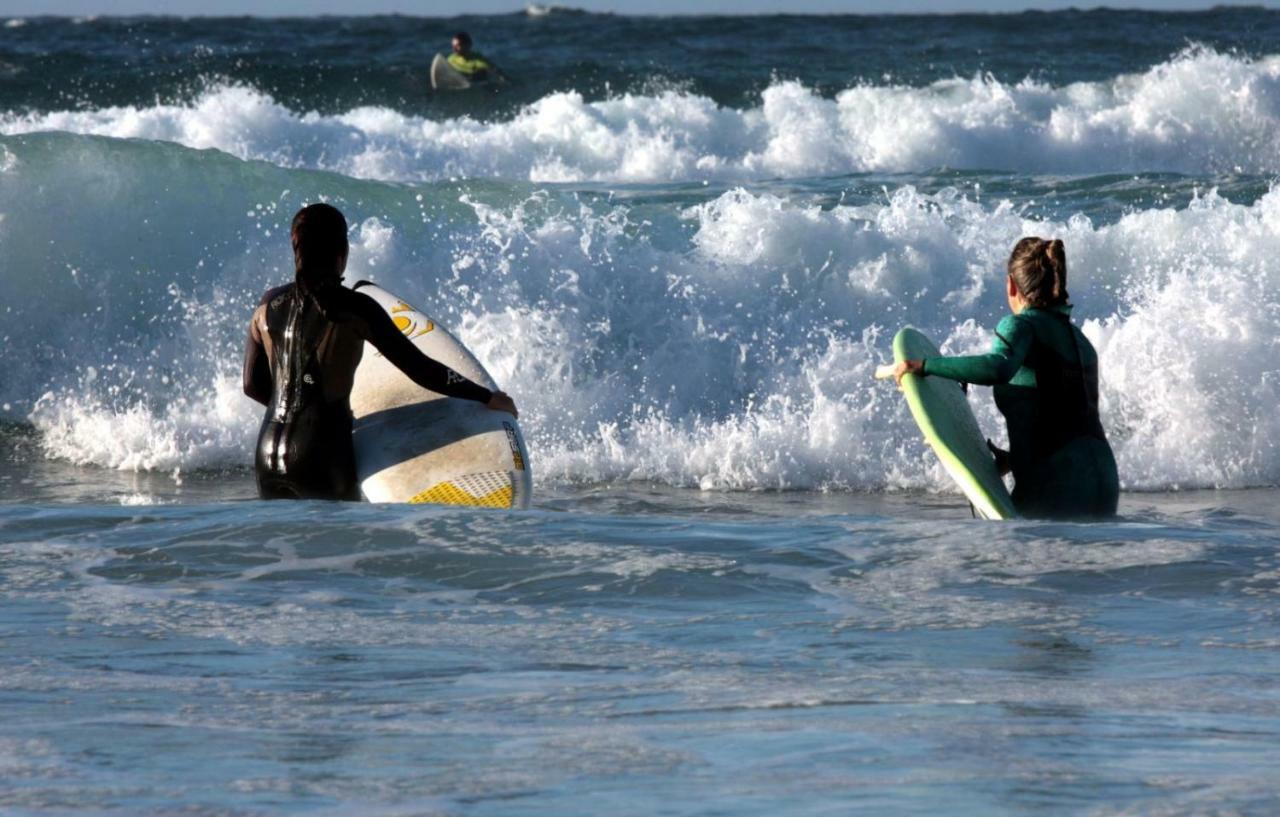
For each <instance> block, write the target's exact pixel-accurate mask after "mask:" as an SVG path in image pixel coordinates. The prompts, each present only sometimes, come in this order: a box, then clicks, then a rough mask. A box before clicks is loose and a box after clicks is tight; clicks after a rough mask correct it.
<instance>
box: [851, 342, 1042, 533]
mask: <svg viewBox="0 0 1280 817" xmlns="http://www.w3.org/2000/svg"><path fill="white" fill-rule="evenodd" d="M936 356H938V349H937V347H936V346H934V345H933V343H932V342H931V341H930V340H929V339H928V338H926V337H925V336H924V335H922V334H920V333H919V332H917V331H916V330H915V329H912V328H910V327H907V328H905V329H903V330H902V331H900V332H898V334H897V336H896V337H895V338H894V339H893V357H894V360H895V361H896V362H895V363H894V364H893V365H885V366H879V367H877V368H876V372H875V375H876V377H877V378H878V379H889V378H895V379H897V381H898V386H899V388H901V389H902V392H903V394H904V395H905V396H906V398H907V405H908V406H909V407H910V408H911V416H912V417H913V418H914V419H915V421H916V425H917V426H919V427H920V432H921V433H922V434H923V435H924V439H925V442H927V443H928V444H929V447H930V448H931V449H933V452H934V453H935V454H937V455H938V459H939V460H940V461H941V462H942V466H943V468H945V469H946V471H947V474H948V475H950V477H951V478H952V479H953V480H955V483H956V485H957V486H959V488H960V490H961V491H963V492H964V495H965V497H966V498H968V500H969V502H970V503H972V504H973V508H974V510H975V511H976V512H977V513H978V514H979V515H980V516H982V517H983V518H984V519H1011V518H1013V517H1016V516H1017V515H1018V513H1017V511H1016V510H1015V509H1014V507H1013V499H1012V497H1010V496H1009V491H1008V489H1006V488H1005V486H1004V480H1002V479H1001V478H1000V473H999V471H998V469H997V465H996V461H995V460H994V459H993V458H992V455H991V452H990V451H989V450H988V448H987V438H986V437H985V436H984V435H983V433H982V430H981V429H980V428H979V427H978V421H977V418H975V417H974V416H973V411H972V410H971V409H970V408H969V398H968V396H967V395H966V394H965V391H964V388H963V387H962V386H961V385H960V384H959V383H957V382H956V381H954V380H947V379H945V378H941V377H924V376H923V375H921V374H919V371H920V368H921V367H920V365H919V363H918V361H921V360H923V359H924V358H927V357H936ZM907 361H911V362H912V363H914V364H915V365H914V366H913V365H911V364H907V365H904V363H906V362H907ZM908 375H910V376H908Z"/></svg>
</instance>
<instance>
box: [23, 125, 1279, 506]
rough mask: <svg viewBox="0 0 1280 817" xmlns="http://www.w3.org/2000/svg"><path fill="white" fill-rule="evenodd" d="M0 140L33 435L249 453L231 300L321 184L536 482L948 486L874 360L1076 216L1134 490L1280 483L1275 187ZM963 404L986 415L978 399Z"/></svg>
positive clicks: (279, 272)
mask: <svg viewBox="0 0 1280 817" xmlns="http://www.w3.org/2000/svg"><path fill="white" fill-rule="evenodd" d="M6 149H7V150H9V151H10V152H11V153H12V155H13V156H14V157H15V158H14V161H13V166H12V168H11V170H9V171H8V172H6V173H4V174H0V214H2V215H3V219H0V243H2V244H3V246H4V249H5V256H6V262H7V263H6V265H5V267H4V268H3V273H2V274H0V296H2V297H3V304H4V306H0V338H4V340H5V346H4V352H3V355H4V371H5V376H4V377H3V378H0V405H2V404H9V405H10V406H12V407H13V410H12V411H11V412H9V416H10V417H14V418H16V417H29V418H30V419H31V420H32V421H33V422H34V423H35V424H36V425H37V426H38V427H39V429H40V430H41V431H42V432H43V440H44V445H45V447H46V450H47V451H48V453H49V454H50V455H51V456H54V457H58V458H63V459H69V460H72V461H75V462H84V463H94V464H98V465H102V466H107V467H112V468H124V469H146V470H159V471H165V472H169V471H173V470H175V469H177V470H189V469H193V468H204V467H222V466H226V465H229V464H243V463H247V462H248V461H249V460H250V459H251V453H250V452H251V450H252V441H253V435H254V432H255V429H256V426H257V420H258V417H259V416H260V408H259V407H257V406H255V405H254V404H252V403H251V402H250V401H249V400H248V399H247V398H244V397H243V396H242V395H241V394H240V384H239V365H240V352H241V349H242V345H243V337H244V334H243V333H244V326H245V323H246V319H247V315H248V313H249V311H250V309H251V307H252V305H253V303H254V302H255V299H256V298H257V296H258V295H259V294H260V293H261V291H262V290H263V289H265V288H266V286H267V285H269V284H270V283H272V282H274V281H278V280H283V279H284V278H285V277H286V276H287V275H288V273H289V269H288V260H289V257H288V245H287V238H286V234H287V230H286V226H287V219H288V217H289V215H291V214H292V212H293V210H294V208H295V207H296V206H297V205H298V204H299V203H301V202H303V201H306V200H310V199H314V198H315V197H316V195H317V192H326V193H328V194H332V195H338V196H339V201H340V203H341V204H342V206H343V208H344V210H346V212H347V213H348V216H349V217H350V218H351V220H352V224H353V231H352V255H351V266H350V268H349V271H348V280H355V279H357V278H361V277H369V278H375V279H376V280H378V281H379V282H381V283H383V284H384V285H386V286H388V287H390V288H391V289H393V290H395V291H399V292H402V293H404V294H405V295H406V296H407V297H409V298H410V299H412V300H415V301H417V302H419V303H420V304H421V305H422V306H424V308H426V309H428V310H429V311H433V312H434V313H435V314H436V316H437V317H438V318H439V319H440V320H441V321H442V322H443V323H444V324H445V325H448V326H450V327H451V328H453V329H455V330H456V331H457V332H458V333H459V334H460V335H461V337H462V339H463V340H464V342H465V343H467V345H468V346H469V347H470V348H472V349H473V350H474V351H475V352H476V353H477V355H478V356H479V357H480V358H481V359H482V360H483V361H484V362H485V363H486V365H487V366H488V367H489V368H490V371H491V372H492V373H493V375H494V376H495V377H496V379H497V380H498V381H499V382H500V383H501V384H503V385H504V386H505V387H506V388H508V389H509V390H510V391H511V392H512V393H513V394H515V395H516V396H517V398H518V400H519V402H520V405H521V409H522V418H523V419H522V421H523V423H524V426H525V428H526V432H527V434H528V436H529V439H530V441H531V444H532V448H533V451H534V453H535V456H534V465H535V471H536V473H537V475H538V477H539V479H544V480H556V481H566V480H567V481H596V480H652V481H657V482H662V483H669V484H676V485H689V486H701V487H704V488H710V489H719V488H746V489H758V488H832V489H841V488H872V489H876V488H885V487H889V488H893V487H902V486H927V487H935V488H946V486H947V485H948V482H947V480H946V478H945V476H944V475H943V474H942V472H941V471H940V469H939V468H938V466H937V465H936V463H935V461H934V460H933V459H932V458H931V457H930V456H929V455H928V454H927V452H926V451H925V449H924V448H923V446H922V445H921V443H920V442H919V440H918V435H917V434H916V432H915V430H914V427H913V425H912V424H911V421H910V419H909V417H908V416H907V414H906V411H905V408H904V406H903V402H902V400H901V399H900V398H899V396H898V395H897V393H896V392H895V391H894V390H893V389H892V387H890V386H886V385H885V384H883V383H876V382H873V381H872V380H871V373H872V371H873V369H874V367H875V365H876V364H878V363H881V362H884V361H885V360H887V359H888V358H889V356H890V354H889V346H890V339H891V336H892V332H893V330H894V329H896V328H897V327H898V326H901V325H904V324H914V325H916V326H919V327H921V328H922V329H924V330H925V331H927V332H928V333H929V334H931V335H932V336H933V337H935V338H936V339H938V340H939V341H941V342H943V343H944V349H946V350H949V351H952V352H963V351H971V350H976V349H980V348H983V347H984V346H985V344H986V343H987V342H988V341H989V339H990V334H989V332H990V328H991V327H992V326H993V325H994V324H995V322H996V321H997V320H998V318H999V317H1000V314H1001V312H1002V310H1003V294H1002V291H1001V288H1002V281H1003V279H1002V277H1001V275H1000V272H999V271H1000V270H1001V269H1002V265H1003V262H1004V259H1005V257H1006V254H1007V253H1008V250H1009V248H1010V247H1011V246H1012V245H1013V243H1014V242H1015V241H1016V240H1017V238H1018V237H1020V236H1022V235H1024V234H1041V235H1055V236H1060V237H1062V238H1063V239H1064V240H1065V241H1066V245H1067V248H1068V255H1069V259H1070V268H1071V276H1072V277H1071V287H1070V288H1071V291H1072V293H1073V296H1074V300H1075V302H1076V303H1077V305H1078V309H1077V316H1078V317H1079V318H1080V319H1081V320H1082V321H1083V322H1084V325H1085V329H1086V333H1087V334H1088V335H1089V337H1090V338H1091V339H1092V340H1093V341H1094V343H1095V344H1096V345H1097V347H1098V349H1099V352H1100V354H1101V358H1102V398H1103V403H1104V406H1103V408H1104V419H1105V422H1106V425H1107V428H1108V431H1109V433H1110V435H1111V439H1112V441H1113V444H1114V445H1115V448H1116V451H1117V455H1118V457H1119V460H1120V465H1121V475H1122V479H1123V480H1124V482H1125V484H1126V485H1127V486H1128V487H1130V488H1135V487H1136V488H1164V487H1169V486H1184V487H1190V486H1204V485H1221V486H1247V485H1257V484H1273V483H1275V482H1276V481H1277V479H1280V454H1278V453H1277V451H1276V449H1275V445H1274V443H1273V441H1274V440H1276V439H1280V415H1277V414H1276V413H1275V411H1274V406H1275V405H1276V402H1277V398H1278V397H1280V367H1278V366H1277V365H1276V364H1275V363H1274V361H1275V360H1276V338H1278V337H1280V301H1277V295H1276V293H1277V292H1278V291H1280V289H1278V287H1277V284H1278V283H1280V282H1278V281H1277V280H1276V276H1277V275H1278V274H1280V272H1278V271H1277V268H1276V266H1275V264H1274V263H1273V262H1272V260H1271V259H1274V258H1275V257H1276V256H1277V254H1278V253H1280V191H1273V192H1271V193H1268V194H1266V195H1264V196H1263V197H1262V198H1261V199H1259V200H1258V201H1256V202H1255V203H1253V204H1233V203H1230V202H1228V201H1226V200H1225V199H1223V198H1221V197H1219V196H1217V195H1216V194H1214V193H1206V194H1204V195H1202V196H1201V197H1199V198H1197V199H1196V200H1195V201H1194V202H1193V203H1192V205H1191V206H1190V207H1186V208H1183V209H1178V210H1175V209H1161V210H1145V211H1139V212H1134V213H1131V214H1129V215H1126V216H1124V217H1122V218H1120V219H1119V220H1118V221H1116V222H1115V223H1111V224H1105V225H1095V224H1093V223H1091V222H1090V221H1089V219H1087V218H1085V217H1083V216H1076V217H1074V218H1071V219H1069V220H1067V221H1065V222H1053V221H1049V222H1045V221H1036V220H1031V219H1027V218H1025V217H1023V216H1022V215H1020V214H1019V213H1018V212H1016V211H1015V209H1014V208H1012V207H1011V206H1009V205H1007V204H1003V203H1000V202H990V203H988V202H979V201H975V200H973V199H972V198H969V197H967V196H966V195H964V194H962V193H961V192H959V191H956V190H943V191H941V192H939V193H935V194H928V195H926V194H924V193H922V192H919V191H917V190H915V189H914V188H912V187H909V186H905V187H902V188H900V189H898V190H896V191H892V192H890V193H887V194H886V196H885V197H884V198H882V199H879V200H875V201H871V202H870V203H862V204H858V205H852V204H843V205H837V206H827V207H819V206H817V205H815V204H812V203H809V202H806V201H804V200H798V199H791V198H786V197H783V196H781V195H776V194H773V193H769V192H761V191H757V192H750V191H746V190H731V191H729V192H727V193H724V194H723V195H720V196H717V197H714V198H711V199H709V200H706V201H705V202H704V203H701V204H697V205H695V206H691V207H687V208H685V209H683V210H680V209H678V208H670V207H668V208H667V209H665V210H662V211H655V210H653V209H652V208H650V209H646V210H645V211H644V216H643V217H639V216H637V215H636V214H635V213H634V212H633V211H632V210H631V209H629V207H628V206H625V205H621V204H616V203H610V202H608V201H605V200H595V201H594V202H588V201H587V200H585V199H580V198H579V197H577V196H575V195H574V194H572V193H557V192H554V191H552V192H547V191H542V192H538V191H530V190H529V189H527V188H516V187H512V186H505V187H502V188H499V189H497V192H494V189H488V188H486V190H487V192H484V191H481V192H483V195H481V192H470V193H468V192H467V188H466V187H465V186H463V187H455V186H434V187H432V188H421V189H422V190H425V191H426V199H427V200H426V201H419V199H420V198H421V197H422V195H423V194H422V193H419V192H416V191H415V190H414V189H410V188H404V187H400V186H394V185H382V184H377V183H372V182H358V181H353V180H349V179H342V178H341V177H330V176H323V175H321V176H317V175H316V174H310V173H298V172H296V171H286V170H280V169H278V168H274V167H271V166H269V165H265V164H246V163H242V162H238V161H236V160H234V159H231V158H229V157H226V156H223V155H220V154H208V153H195V152H191V151H188V150H184V149H182V148H177V147H172V146H161V145H156V144H149V143H139V142H118V141H111V140H103V139H93V138H85V137H76V136H68V135H47V136H39V137H21V138H16V139H15V138H10V139H8V140H7V145H6ZM482 198H483V201H481V199H482ZM68 224H70V225H76V229H74V230H70V231H69V230H68V229H67V225H68ZM193 225H199V229H196V228H195V227H193ZM13 304H30V305H32V306H30V307H25V308H23V307H19V308H18V309H16V310H15V309H13V308H12V306H11V305H13ZM973 401H974V405H975V407H976V408H977V410H978V412H979V419H980V421H981V422H982V423H983V425H984V428H985V429H986V430H987V431H988V433H989V434H990V435H991V436H992V437H994V438H999V437H1000V436H1001V423H1000V421H999V417H998V415H997V414H996V412H995V409H994V407H993V406H992V404H991V401H990V399H989V392H986V391H985V390H983V389H974V390H973Z"/></svg>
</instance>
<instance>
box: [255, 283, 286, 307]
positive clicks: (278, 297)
mask: <svg viewBox="0 0 1280 817" xmlns="http://www.w3.org/2000/svg"><path fill="white" fill-rule="evenodd" d="M291 289H293V284H282V285H280V286H278V287H272V288H271V289H268V290H267V291H266V292H265V293H263V295H262V300H260V301H258V306H266V307H270V308H271V309H278V308H279V307H280V304H281V303H283V301H284V296H285V295H286V294H288V292H289V290H291Z"/></svg>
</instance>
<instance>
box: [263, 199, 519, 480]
mask: <svg viewBox="0 0 1280 817" xmlns="http://www.w3.org/2000/svg"><path fill="white" fill-rule="evenodd" d="M290 237H291V239H292V243H293V261H294V268H295V276H294V282H293V283H292V284H286V285H285V286H281V287H276V288H275V289H271V290H269V291H268V292H267V294H266V295H264V296H262V301H261V302H260V303H259V305H258V308H257V309H256V310H255V311H254V313H253V318H252V319H251V320H250V322H249V339H248V342H247V344H246V346H245V355H244V393H245V394H247V395H249V396H250V397H252V398H253V399H254V400H257V401H258V402H259V403H262V404H263V405H265V406H266V407H267V412H266V416H265V417H264V418H263V420H262V428H261V430H260V431H259V432H258V446H257V453H256V456H255V467H256V471H257V477H258V493H259V495H261V496H262V498H263V499H351V500H356V499H359V498H360V486H359V485H357V484H356V468H355V450H354V448H353V447H352V441H351V429H352V417H351V401H350V398H351V387H352V384H353V382H354V378H355V371H356V366H358V365H359V363H360V358H361V355H362V354H363V352H364V343H365V341H368V342H369V343H372V344H373V346H374V348H376V349H377V350H378V351H379V352H381V353H382V354H383V355H384V356H386V358H387V360H389V361H391V362H392V363H394V364H395V365H396V367H397V368H399V369H400V370H401V371H402V372H404V373H405V374H406V375H408V376H409V378H411V379H412V380H413V381H414V382H415V383H417V384H418V385H419V386H422V387H423V388H424V389H429V390H431V391H433V392H436V393H438V394H443V395H446V396H449V397H458V398H461V399H463V400H474V401H476V402H479V403H484V404H486V405H487V406H488V407H489V408H491V409H494V410H497V411H506V412H510V413H511V414H512V415H515V414H516V406H515V403H514V402H512V400H511V398H510V397H508V396H507V395H506V394H504V393H503V392H500V391H490V390H489V389H486V388H484V387H483V386H480V385H478V384H476V383H473V382H471V381H470V380H468V379H466V378H465V377H463V376H462V375H460V374H458V373H457V372H455V371H453V370H452V369H450V368H448V367H447V366H445V365H443V364H441V363H439V362H438V361H435V360H432V359H431V358H429V357H427V356H426V355H424V354H423V353H422V352H421V351H419V350H418V348H417V347H416V346H414V345H413V343H412V342H410V341H409V339H408V338H406V337H405V336H404V335H403V334H401V332H400V330H399V329H397V328H396V325H395V324H394V323H393V322H392V321H391V317H390V316H389V315H387V313H386V312H385V311H384V310H383V309H382V307H380V306H378V304H377V303H376V302H375V301H374V300H373V299H372V298H370V297H369V296H367V295H364V294H362V293H360V292H356V291H354V290H350V289H347V288H345V287H343V286H342V284H341V281H342V274H343V272H344V271H345V270H346V267H347V253H348V250H349V246H348V243H347V220H346V219H345V218H344V217H343V215H342V213H340V212H339V211H338V210H337V208H335V207H332V206H330V205H328V204H312V205H309V206H307V207H304V208H302V209H301V210H299V211H298V214H297V215H295V216H294V217H293V226H292V228H291V230H290Z"/></svg>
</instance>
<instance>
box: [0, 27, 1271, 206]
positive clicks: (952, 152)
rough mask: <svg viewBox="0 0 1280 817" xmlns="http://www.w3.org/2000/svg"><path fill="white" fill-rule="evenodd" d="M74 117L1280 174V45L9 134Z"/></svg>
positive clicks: (219, 137)
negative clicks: (494, 118) (1271, 50)
mask: <svg viewBox="0 0 1280 817" xmlns="http://www.w3.org/2000/svg"><path fill="white" fill-rule="evenodd" d="M47 130H59V131H69V132H73V133H82V134H98V135H105V136H116V137H130V138H141V139H153V140H166V141H173V142H179V143H181V144H183V145H187V146H189V147H195V148H217V149H219V150H223V151H226V152H228V153H231V154H233V155H235V156H237V157H240V158H242V159H261V160H266V161H269V162H273V163H275V164H277V165H283V166H289V167H305V168H318V169H325V170H334V171H338V172H341V173H344V174H346V175H349V176H356V177H360V178H370V179H383V180H399V181H410V180H412V181H431V180H439V179H447V178H453V177H501V178H505V179H527V180H533V181H583V180H598V181H621V182H642V181H678V180H702V179H721V180H746V179H760V178H776V177H807V176H815V175H830V174H845V173H857V172H865V171H911V170H922V169H932V168H937V167H951V168H971V169H1004V170H1015V171H1027V172H1038V173H1055V172H1090V173H1102V172H1131V171H1140V170H1148V171H1174V172H1185V173H1202V172H1235V171H1243V172H1251V173H1275V172H1280V57H1268V58H1264V59H1259V60H1250V59H1246V58H1243V57H1239V56H1235V55H1229V54H1219V53H1217V52H1214V51H1212V50H1209V49H1204V48H1191V49H1189V50H1187V51H1185V52H1184V53H1182V54H1179V55H1177V56H1175V57H1173V58H1171V59H1170V60H1169V61H1167V62H1165V63H1162V64H1160V65H1157V66H1155V67H1154V68H1152V69H1150V70H1148V71H1146V72H1144V73H1141V74H1133V75H1125V76H1121V77H1118V78H1116V79H1113V80H1110V81H1106V82H1081V83H1074V84H1071V85H1067V86H1063V87H1053V86H1049V85H1046V84H1043V83H1040V82H1036V81H1032V80H1024V81H1022V82H1019V83H1016V84H1006V83H1003V82H1000V81H998V80H996V79H994V78H992V77H989V76H975V77H972V78H968V79H963V78H957V79H949V80H944V81H939V82H935V83H933V84H932V85H929V86H927V87H923V88H914V87H906V86H870V85H869V86H861V87H855V88H850V89H848V90H845V91H843V92H841V93H840V94H838V95H837V96H836V98H835V99H826V98H823V97H821V96H819V95H818V94H816V93H814V92H813V91H812V90H810V89H808V88H805V87H803V86H801V85H799V84H797V83H795V82H775V83H774V84H772V85H771V86H770V87H768V88H767V89H765V91H764V92H763V94H762V99H761V104H760V105H759V106H758V107H755V108H750V109H747V110H737V109H733V108H723V107H720V106H718V105H716V104H715V103H714V102H713V101H712V100H710V99H708V98H706V97H701V96H697V95H694V94H691V93H684V92H678V91H668V92H666V93H661V94H657V95H653V96H643V95H632V94H626V95H622V96H619V97H616V98H613V99H609V100H604V101H598V102H588V101H586V100H585V99H584V98H583V97H582V96H581V95H580V94H578V93H575V92H564V93H555V94H551V95H548V96H546V97H544V98H542V99H540V100H538V101H537V102H535V103H533V104H532V105H529V106H527V107H526V108H524V109H522V110H521V111H520V112H519V113H517V114H516V115H515V116H514V117H513V118H511V119H510V120H508V121H500V122H487V123H486V122H478V121H475V120H473V119H469V118H461V119H451V120H445V121H434V120H430V119H424V118H422V117H415V116H408V115H405V114H402V113H399V112H397V111H395V110H391V109H388V108H375V107H365V108H358V109H355V110H351V111H348V112H346V113H344V114H341V115H336V116H327V115H320V114H317V113H297V112H294V111H291V110H289V109H288V108H286V107H285V106H283V105H281V104H279V103H278V102H276V101H274V100H273V99H272V98H271V97H270V96H268V95H267V94H265V93H263V92H261V91H259V90H256V89H253V88H247V87H241V86H222V87H217V88H214V89H212V90H210V91H208V92H206V93H204V94H203V95H202V96H200V97H199V98H198V99H196V100H194V101H192V102H190V103H185V104H158V105H153V106H149V107H115V108H104V109H98V110H89V111H62V112H53V113H35V114H9V115H7V116H4V117H0V133H6V134H17V133H26V132H32V131H47Z"/></svg>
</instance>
